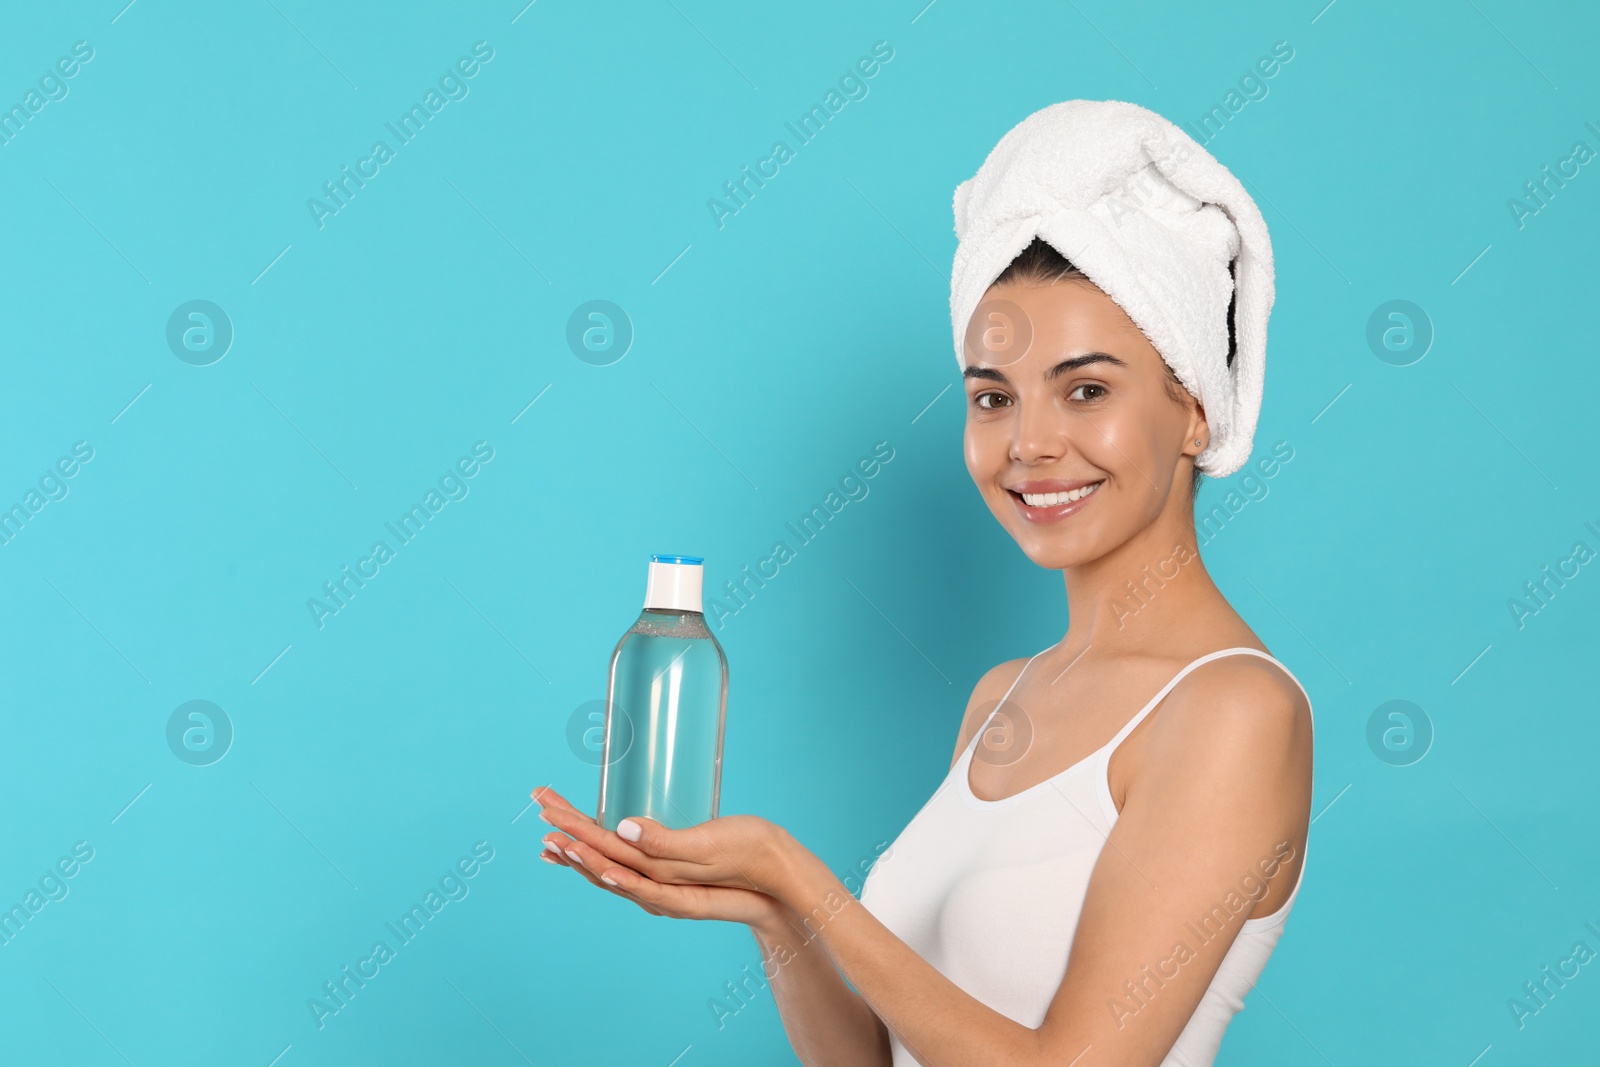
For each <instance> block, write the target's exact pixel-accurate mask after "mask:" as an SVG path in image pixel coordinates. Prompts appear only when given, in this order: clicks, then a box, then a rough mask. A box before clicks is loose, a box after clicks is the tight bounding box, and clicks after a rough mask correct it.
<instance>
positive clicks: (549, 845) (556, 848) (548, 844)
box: [544, 841, 561, 852]
mask: <svg viewBox="0 0 1600 1067" xmlns="http://www.w3.org/2000/svg"><path fill="white" fill-rule="evenodd" d="M544 847H545V848H547V849H549V850H550V851H551V852H560V851H561V846H560V845H558V844H556V843H555V842H554V841H546V842H545V843H544Z"/></svg>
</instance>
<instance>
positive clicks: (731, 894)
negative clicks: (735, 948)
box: [533, 787, 788, 929]
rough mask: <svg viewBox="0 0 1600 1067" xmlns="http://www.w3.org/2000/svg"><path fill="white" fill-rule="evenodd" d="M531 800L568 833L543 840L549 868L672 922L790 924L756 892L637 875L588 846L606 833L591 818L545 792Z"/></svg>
mask: <svg viewBox="0 0 1600 1067" xmlns="http://www.w3.org/2000/svg"><path fill="white" fill-rule="evenodd" d="M533 799H534V800H536V801H538V802H539V803H540V804H541V806H542V807H541V811H540V815H539V817H540V818H542V819H544V820H545V821H546V822H548V823H550V824H551V825H553V826H554V825H559V826H560V827H562V828H563V829H565V830H567V833H555V832H553V833H549V834H546V835H545V838H544V840H545V841H546V842H547V843H554V844H555V846H556V847H555V848H553V849H552V848H549V847H546V849H545V851H544V857H545V858H546V859H547V860H548V861H549V862H551V863H554V864H557V865H558V866H563V867H571V868H572V869H574V870H576V871H577V872H578V873H579V874H581V875H583V876H584V877H585V878H587V879H588V880H589V881H590V882H591V883H593V884H594V885H596V886H598V887H600V888H601V889H604V890H606V891H607V892H609V893H612V894H615V895H616V896H619V897H623V898H625V899H627V900H631V901H633V902H634V903H635V904H637V905H639V907H641V908H643V909H644V910H645V911H647V912H649V913H650V914H651V915H665V916H667V917H668V918H673V919H720V920H722V921H724V922H737V923H744V924H746V925H748V926H751V927H753V928H756V929H773V928H776V927H777V926H779V925H780V924H782V923H784V922H785V921H786V919H787V916H788V909H787V908H786V907H784V906H783V905H782V904H781V903H779V902H778V901H777V900H775V899H774V898H772V897H771V896H768V895H767V894H765V893H762V892H759V891H756V890H753V889H747V888H743V887H739V886H713V885H664V884H660V883H657V882H655V881H653V880H651V879H650V878H647V877H645V876H644V875H642V874H640V873H639V872H638V871H637V870H634V869H631V868H626V867H623V866H621V865H620V864H618V863H617V861H616V860H615V859H614V858H613V857H612V856H610V855H608V854H606V853H605V852H602V851H601V850H600V849H599V848H596V847H595V846H594V845H592V844H590V843H589V841H590V840H593V839H594V838H595V837H596V836H597V835H602V834H605V833H608V831H604V830H601V829H600V827H599V826H598V825H597V824H596V823H595V821H594V820H593V819H592V818H590V817H589V816H588V815H585V814H584V813H583V812H581V811H579V810H578V809H577V808H574V807H573V806H572V805H571V804H570V803H568V801H567V800H566V798H565V797H563V796H561V794H559V793H557V792H556V791H555V790H553V789H550V788H548V787H545V788H543V789H536V790H534V792H533ZM558 820H559V821H558ZM569 835H570V836H569ZM580 835H581V838H582V839H580ZM611 836H612V837H615V836H616V835H615V834H612V835H611ZM619 841H620V839H619ZM621 843H622V844H627V842H621ZM569 850H570V852H571V853H574V854H576V856H577V857H578V858H577V859H576V860H574V859H572V857H571V856H570V855H569V854H568V853H569ZM635 851H637V850H635ZM602 876H604V877H602Z"/></svg>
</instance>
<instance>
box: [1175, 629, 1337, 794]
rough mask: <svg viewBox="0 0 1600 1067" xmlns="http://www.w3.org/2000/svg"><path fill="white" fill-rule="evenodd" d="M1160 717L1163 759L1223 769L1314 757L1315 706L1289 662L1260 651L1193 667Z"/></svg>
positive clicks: (1291, 762)
mask: <svg viewBox="0 0 1600 1067" xmlns="http://www.w3.org/2000/svg"><path fill="white" fill-rule="evenodd" d="M1156 718H1157V720H1158V724H1159V728H1158V729H1157V730H1155V731H1153V732H1152V735H1151V738H1150V754H1151V757H1152V759H1154V760H1157V761H1165V760H1174V761H1179V760H1181V761H1182V762H1183V763H1185V764H1187V765H1188V766H1191V767H1193V766H1197V765H1198V766H1209V767H1210V768H1211V769H1212V770H1213V771H1220V770H1222V769H1223V768H1240V767H1251V768H1257V769H1261V768H1265V767H1269V766H1274V767H1279V768H1284V769H1288V768H1289V767H1290V766H1292V765H1295V764H1299V763H1301V762H1309V760H1310V756H1311V740H1312V719H1311V705H1310V703H1309V702H1308V701H1307V700H1306V696H1305V693H1303V692H1302V691H1301V689H1300V686H1299V684H1298V683H1296V682H1295V680H1294V678H1292V677H1291V676H1290V675H1289V674H1288V673H1287V672H1286V671H1285V670H1284V668H1283V667H1281V666H1279V665H1278V664H1277V663H1275V662H1272V661H1269V660H1265V659H1262V658H1261V657H1259V656H1223V657H1221V658H1220V659H1216V660H1213V661H1211V662H1210V663H1205V664H1202V665H1201V666H1199V667H1197V668H1195V669H1194V670H1192V671H1190V672H1189V674H1188V675H1187V676H1186V677H1185V678H1184V679H1183V681H1181V682H1179V683H1178V685H1177V686H1175V687H1174V688H1173V690H1172V692H1171V693H1170V694H1169V695H1168V696H1167V699H1166V701H1165V702H1164V706H1163V708H1162V710H1161V714H1160V715H1158V716H1156ZM1196 757H1200V759H1199V760H1198V761H1197V760H1196Z"/></svg>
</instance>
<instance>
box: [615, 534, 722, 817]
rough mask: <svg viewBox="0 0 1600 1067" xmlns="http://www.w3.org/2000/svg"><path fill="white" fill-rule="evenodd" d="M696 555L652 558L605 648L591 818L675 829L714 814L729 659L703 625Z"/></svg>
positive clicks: (719, 786)
mask: <svg viewBox="0 0 1600 1067" xmlns="http://www.w3.org/2000/svg"><path fill="white" fill-rule="evenodd" d="M703 563H704V561H703V560H702V559H700V558H698V557H695V556H665V555H652V556H651V557H650V571H649V577H648V580H647V581H646V583H645V596H644V611H643V612H641V613H640V615H639V619H638V621H637V622H635V623H634V624H633V626H632V627H631V628H629V630H628V632H627V633H625V634H623V635H622V640H620V641H618V642H617V647H616V651H614V652H613V653H612V654H611V671H610V677H609V678H608V680H607V684H606V721H605V740H604V743H603V748H602V752H601V762H600V803H599V805H598V807H597V809H596V810H597V812H598V814H597V815H596V821H597V822H598V823H599V824H600V825H601V826H603V827H604V828H606V829H607V830H615V829H616V828H617V823H619V822H621V821H622V820H623V819H625V818H627V817H628V816H630V815H643V816H645V817H647V818H651V819H654V820H656V821H657V822H659V823H661V824H662V825H663V826H666V827H669V828H671V829H675V830H681V829H683V828H684V827H687V826H693V825H694V824H695V823H700V822H705V821H706V820H707V819H714V818H716V816H717V802H718V800H719V799H720V795H721V792H722V733H723V725H724V722H725V719H726V716H727V708H728V659H727V657H726V656H724V655H723V653H722V646H721V645H719V644H717V639H716V638H715V637H713V636H712V635H711V631H710V630H709V629H707V628H706V620H705V615H704V613H703V612H702V610H701V605H702V602H701V598H700V590H701V585H702V581H703V576H704V573H705V569H704V566H703Z"/></svg>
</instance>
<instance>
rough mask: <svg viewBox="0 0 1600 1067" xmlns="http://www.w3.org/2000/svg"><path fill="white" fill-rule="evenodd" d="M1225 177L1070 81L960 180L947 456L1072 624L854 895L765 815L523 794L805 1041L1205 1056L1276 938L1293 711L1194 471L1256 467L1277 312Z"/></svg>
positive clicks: (1301, 839)
mask: <svg viewBox="0 0 1600 1067" xmlns="http://www.w3.org/2000/svg"><path fill="white" fill-rule="evenodd" d="M1220 170H1221V166H1220V164H1217V163H1216V162H1215V160H1213V159H1211V157H1210V156H1209V155H1206V154H1205V153H1204V150H1203V149H1200V148H1199V146H1198V145H1195V144H1194V142H1193V141H1192V140H1190V139H1188V138H1187V136H1186V135H1184V134H1182V133H1181V131H1177V129H1176V127H1173V126H1172V125H1171V124H1170V123H1167V122H1166V120H1164V119H1161V118H1160V117H1159V116H1155V115H1153V113H1151V112H1148V111H1145V110H1144V109H1142V108H1136V107H1135V106H1134V105H1131V104H1124V103H1121V102H1117V101H1068V102H1066V103H1065V104H1057V105H1053V106H1052V107H1051V108H1046V109H1044V110H1043V111H1041V112H1039V113H1036V114H1035V115H1034V116H1031V117H1030V118H1029V119H1028V120H1025V121H1024V122H1023V123H1022V124H1020V125H1019V126H1018V127H1017V128H1016V129H1014V130H1013V131H1011V133H1008V134H1007V135H1006V138H1005V139H1002V141H1001V143H1000V144H999V145H998V146H997V147H996V149H995V151H994V152H993V153H991V155H990V157H989V159H988V160H986V161H985V164H984V167H983V169H980V171H979V172H978V174H977V175H975V177H974V179H973V180H972V181H969V182H964V183H962V185H961V186H960V187H958V189H957V193H956V198H955V209H956V229H957V233H958V235H959V236H960V238H961V244H960V246H959V247H958V250H957V254H956V271H955V276H954V278H953V281H952V301H951V304H952V325H953V329H954V331H955V337H956V340H957V359H958V361H959V362H960V363H961V364H962V367H963V379H964V382H965V385H966V429H965V452H966V463H967V469H968V472H969V473H970V474H971V476H972V479H973V482H974V483H975V484H976V486H977V487H978V490H979V492H980V493H981V495H982V496H983V498H984V501H985V503H987V504H988V506H989V509H990V511H991V512H993V514H994V516H995V517H996V518H997V519H998V520H999V522H1000V524H1001V525H1002V526H1003V527H1004V528H1005V529H1006V531H1007V532H1008V533H1009V534H1011V536H1012V537H1013V538H1014V539H1015V540H1016V542H1017V544H1018V546H1019V547H1020V548H1021V549H1022V550H1023V552H1025V553H1026V554H1027V556H1028V557H1029V559H1031V560H1032V561H1033V562H1035V563H1037V564H1038V565H1039V566H1041V567H1044V568H1047V569H1049V570H1058V571H1061V572H1062V574H1063V576H1064V579H1065V586H1066V594H1067V611H1068V617H1069V625H1068V626H1067V630H1066V633H1065V635H1064V636H1063V637H1062V638H1061V640H1060V641H1058V642H1056V643H1055V644H1053V645H1051V646H1050V647H1048V648H1046V649H1044V650H1043V651H1041V652H1038V653H1036V654H1035V655H1034V656H1032V657H1031V658H1028V659H1026V660H1023V659H1017V660H1011V661H1009V662H1006V663H1002V664H1000V665H999V666H997V667H995V668H994V669H992V670H990V671H989V672H988V673H987V674H985V675H984V676H983V678H981V679H980V680H979V681H978V683H977V685H976V687H975V688H974V690H973V692H972V696H971V699H970V700H969V701H968V704H967V711H966V715H965V717H964V718H963V720H962V723H961V728H960V730H959V732H958V734H957V737H956V740H955V747H954V753H953V756H952V760H951V765H950V770H949V773H948V775H947V776H946V778H945V780H944V782H943V784H941V786H940V787H939V789H938V790H937V791H936V792H935V793H934V794H933V796H932V797H931V798H930V799H929V800H928V802H927V803H926V804H925V805H924V806H923V808H922V809H921V810H920V811H919V812H918V813H917V815H916V816H915V817H914V818H913V819H912V821H911V823H910V824H909V825H908V826H907V827H906V828H905V830H904V831H903V832H902V833H901V834H900V836H899V837H898V838H897V840H896V841H895V843H894V845H893V847H892V848H891V849H890V850H889V852H888V853H886V854H885V855H884V856H883V857H882V858H880V861H879V862H878V864H877V865H876V866H875V867H874V868H873V869H872V872H871V875H870V876H869V878H868V880H867V883H866V885H865V887H864V888H863V891H862V895H861V898H860V901H859V902H858V901H856V900H855V899H854V898H853V897H852V896H851V894H850V892H849V891H848V890H847V889H846V888H845V887H844V885H843V884H842V883H841V882H840V881H839V879H838V878H837V877H835V876H834V875H833V874H832V872H831V871H829V870H828V868H827V867H826V865H824V864H823V863H822V861H821V860H819V859H818V858H817V857H815V856H814V855H812V854H811V853H810V852H808V851H806V850H805V849H804V848H803V847H802V846H801V845H800V844H799V843H798V842H796V841H795V840H794V839H793V838H792V837H791V836H790V835H789V834H787V833H786V832H785V831H784V830H783V829H782V828H781V827H779V826H776V825H774V824H772V823H770V822H768V821H766V820H764V819H760V818H757V817H754V816H748V815H734V816H727V817H724V818H719V819H713V820H710V821H708V822H705V823H701V824H699V825H698V826H694V827H690V828H688V829H683V830H668V829H665V828H663V827H662V826H660V825H659V824H658V823H656V822H654V821H653V820H650V819H645V818H639V819H629V820H625V821H624V822H623V823H622V824H620V825H619V826H618V831H617V833H611V832H609V831H603V830H600V829H599V828H598V827H597V826H596V825H595V824H594V822H593V820H592V819H590V818H589V817H588V816H586V815H584V814H583V813H582V812H580V811H578V810H577V809H575V808H573V807H572V805H570V804H569V803H567V802H566V800H565V799H563V798H562V797H560V796H559V795H558V794H556V793H555V792H554V791H553V790H550V789H548V788H544V789H539V790H535V792H534V799H536V800H538V801H540V803H541V805H542V812H541V817H543V818H545V819H546V821H547V822H549V823H551V824H552V825H553V826H555V827H556V828H557V829H558V831H560V832H552V833H550V834H548V835H547V837H546V845H547V851H546V852H545V853H544V855H545V858H546V859H548V860H549V861H550V862H553V863H561V864H565V865H567V866H571V867H573V868H574V869H576V870H578V871H579V872H580V873H582V874H583V876H584V877H585V878H587V879H588V880H589V881H591V882H593V883H594V884H596V885H597V886H600V887H601V888H603V889H607V890H608V891H610V892H614V893H616V894H618V895H620V896H623V897H626V898H628V899H630V900H632V901H634V902H635V903H637V904H638V905H639V906H640V907H642V908H644V909H645V910H647V911H649V912H651V913H652V914H658V915H670V916H675V917H687V918H715V919H723V920H727V921H733V922H742V923H746V924H748V925H749V926H750V928H751V930H752V931H753V933H754V935H755V937H756V940H757V942H758V943H759V944H760V946H761V949H762V953H763V959H764V961H765V963H766V968H765V973H766V975H767V977H768V978H769V979H770V980H771V983H772V989H773V992H774V997H775V999H776V1002H777V1005H778V1008H779V1011H780V1012H781V1013H782V1016H783V1021H784V1026H785V1028H786V1030H787V1032H788V1035H789V1039H790V1042H791V1043H792V1045H793V1046H794V1049H795V1051H796V1053H797V1054H798V1056H799V1057H800V1059H801V1061H802V1062H804V1063H808V1064H830V1065H831V1064H862V1065H887V1064H893V1065H895V1067H903V1065H908V1064H921V1065H923V1067H967V1065H972V1064H1016V1065H1026V1067H1032V1065H1036V1064H1037V1065H1040V1067H1043V1065H1046V1064H1050V1065H1064V1064H1079V1065H1082V1067H1089V1065H1092V1064H1107V1065H1111V1064H1114V1065H1118V1067H1128V1065H1152V1067H1153V1065H1157V1064H1168V1065H1180V1064H1181V1065H1184V1067H1203V1065H1207V1064H1210V1063H1212V1061H1213V1059H1214V1058H1215V1056H1216V1052H1217V1049H1218V1046H1219V1045H1220V1043H1221V1040H1222V1034H1223V1031H1224V1030H1225V1028H1226V1026H1227V1024H1228V1022H1229V1020H1230V1019H1231V1018H1232V1016H1233V1014H1234V1013H1235V1012H1236V1011H1238V1010H1239V1008H1240V1007H1242V1001H1243V998H1244V996H1245V994H1246V993H1247V992H1248V991H1249V990H1250V989H1251V987H1252V986H1253V984H1254V982H1255V980H1256V978H1257V977H1258V976H1259V974H1260V973H1261V970H1262V968H1263V967H1264V966H1265V964H1266V961H1267V958H1268V956H1269V955H1270V954H1271V952H1272V950H1273V948H1274V946H1275V945H1276V943H1277V940H1278V937H1279V935H1280V934H1281V932H1282V929H1283V921H1284V919H1285V918H1286V916H1287V914H1288V911H1289V908H1290V907H1291V906H1292V904H1293V902H1294V899H1295V897H1296V896H1297V895H1298V891H1299V885H1300V882H1301V871H1302V869H1303V867H1304V862H1305V859H1304V857H1305V844H1306V834H1307V829H1308V823H1309V815H1310V802H1311V771H1312V721H1311V707H1310V703H1309V699H1308V697H1307V696H1306V694H1305V691H1304V690H1303V689H1302V688H1301V686H1300V685H1299V683H1298V682H1297V681H1296V680H1295V679H1294V677H1293V676H1292V675H1291V674H1289V672H1288V671H1287V669H1286V668H1284V667H1283V665H1282V664H1280V663H1278V662H1277V661H1276V660H1275V659H1273V658H1272V657H1271V656H1270V655H1268V654H1267V652H1266V651H1265V648H1264V646H1263V644H1262V642H1261V641H1260V639H1259V638H1258V637H1257V636H1256V635H1255V633H1254V632H1252V631H1251V629H1250V627H1249V626H1248V625H1247V624H1246V623H1245V621H1244V620H1243V619H1242V618H1241V617H1240V616H1239V614H1238V613H1237V612H1236V611H1234V609H1233V608H1232V607H1231V606H1230V605H1229V604H1228V602H1227V600H1226V598H1224V596H1223V595H1222V593H1221V592H1220V591H1219V590H1218V589H1217V587H1216V585H1215V584H1214V583H1213V581H1212V580H1211V577H1210V575H1209V574H1208V573H1207V571H1206V569H1205V566H1204V564H1203V563H1202V562H1201V560H1200V558H1199V554H1198V550H1197V548H1196V544H1195V540H1196V538H1195V526H1194V495H1195V491H1196V489H1197V487H1198V484H1199V480H1200V477H1201V473H1202V471H1208V472H1210V473H1213V474H1219V475H1220V474H1226V473H1231V471H1232V470H1233V469H1237V468H1238V467H1239V466H1240V465H1242V463H1243V461H1244V457H1247V456H1248V455H1249V451H1250V438H1251V436H1252V435H1253V433H1254V428H1255V421H1256V412H1255V410H1254V409H1255V407H1256V406H1257V405H1258V404H1259V398H1260V383H1261V378H1260V372H1261V360H1262V359H1263V358H1264V345H1265V320H1266V314H1267V311H1268V310H1269V309H1270V304H1271V300H1272V284H1271V254H1270V246H1268V245H1267V244H1266V241H1265V224H1264V223H1262V222H1261V220H1260V216H1259V213H1257V212H1255V208H1254V204H1253V203H1250V202H1249V198H1248V196H1247V195H1246V194H1245V193H1244V190H1243V188H1242V186H1239V185H1238V183H1237V182H1236V181H1232V176H1231V175H1227V180H1226V181H1225V180H1222V179H1221V178H1219V176H1218V174H1217V171H1220ZM1222 173H1223V174H1226V172H1225V171H1222ZM1085 175H1088V177H1085ZM1041 176H1044V177H1045V179H1046V180H1041ZM1229 182H1231V184H1229ZM1196 190H1201V191H1205V192H1206V193H1207V195H1206V196H1204V197H1202V196H1200V195H1198V194H1197V193H1196ZM1112 200H1116V201H1119V202H1120V206H1119V204H1118V203H1110V201H1112ZM1124 209H1127V210H1129V211H1130V212H1131V214H1130V215H1127V216H1122V217H1118V216H1119V213H1120V212H1121V211H1123V210H1124ZM1113 219H1115V220H1116V221H1115V222H1112V221H1110V220H1113ZM1019 247H1020V248H1021V251H1020V254H1018V248H1019ZM1062 249H1066V250H1069V251H1070V252H1071V256H1070V258H1067V257H1064V256H1063V255H1062V254H1061V250H1062ZM996 264H999V265H1000V267H1002V268H1003V269H999V270H998V273H996V270H997V268H996ZM1186 302H1187V303H1186ZM969 312H970V314H969ZM1157 341H1159V345H1158V344H1157ZM1208 405H1209V406H1210V407H1211V408H1212V409H1213V410H1212V411H1211V412H1210V414H1209V417H1208V410H1207V409H1208ZM1258 462H1265V461H1258ZM1157 711H1159V714H1155V712H1157ZM857 903H859V904H860V905H861V906H859V907H858V906H855V905H856V904H857ZM847 983H848V984H847Z"/></svg>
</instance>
